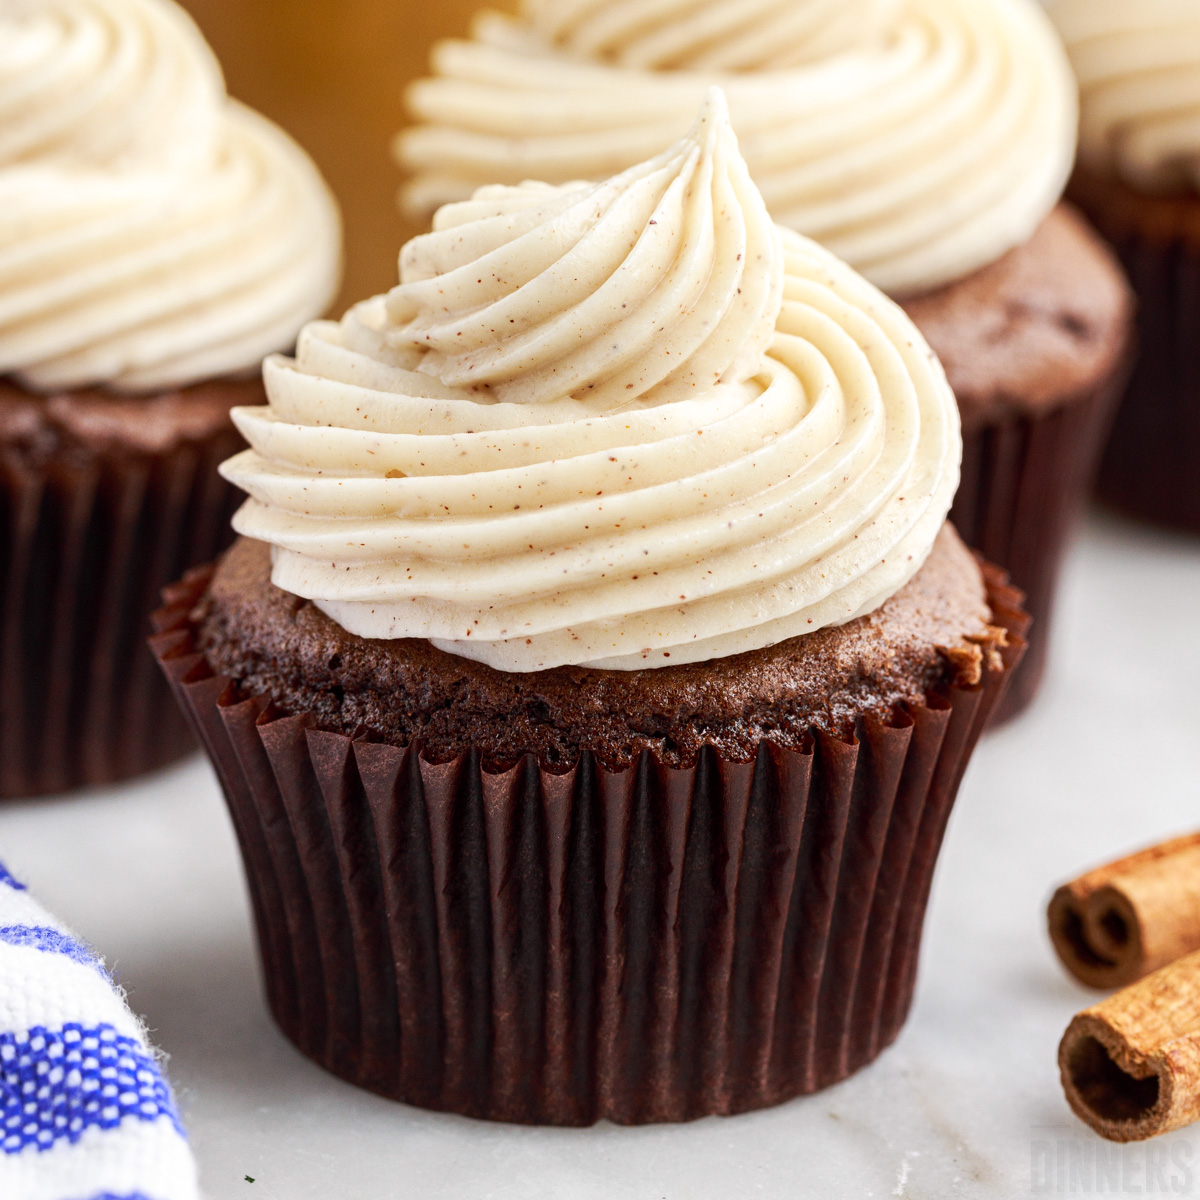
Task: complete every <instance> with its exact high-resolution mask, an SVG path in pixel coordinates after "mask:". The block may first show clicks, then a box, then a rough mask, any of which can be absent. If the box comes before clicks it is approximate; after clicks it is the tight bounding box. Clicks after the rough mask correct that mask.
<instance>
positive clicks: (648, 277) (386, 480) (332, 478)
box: [224, 93, 961, 671]
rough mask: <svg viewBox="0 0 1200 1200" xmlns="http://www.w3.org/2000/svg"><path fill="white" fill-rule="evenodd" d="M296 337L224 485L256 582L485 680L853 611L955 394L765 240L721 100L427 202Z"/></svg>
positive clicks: (931, 534) (658, 658)
mask: <svg viewBox="0 0 1200 1200" xmlns="http://www.w3.org/2000/svg"><path fill="white" fill-rule="evenodd" d="M402 263H403V265H402V272H401V273H402V282H401V283H400V285H399V287H397V288H396V289H394V290H393V291H392V293H391V294H390V295H388V296H379V297H376V298H374V299H373V300H370V301H367V302H365V303H363V304H360V305H358V306H357V307H356V308H354V309H352V310H351V311H350V312H349V313H348V314H347V315H346V317H345V318H343V320H342V321H341V322H340V323H339V324H333V323H330V322H318V323H315V324H313V325H310V326H309V327H308V328H307V330H306V331H305V332H304V334H303V335H302V337H301V339H300V344H299V347H298V350H297V355H296V358H295V359H294V360H293V359H288V358H283V357H278V356H276V357H273V358H271V359H269V360H268V362H267V365H266V371H265V379H266V384H267V392H268V395H269V397H270V405H269V407H267V408H258V409H239V410H235V413H234V417H235V420H236V422H237V424H238V427H239V428H240V429H241V431H242V432H243V434H244V435H245V436H246V438H247V440H248V441H249V443H250V446H251V449H250V450H249V451H246V452H245V453H244V454H242V455H240V456H238V457H237V458H235V459H233V460H231V461H230V462H229V463H227V464H226V465H225V468H224V471H225V474H226V475H227V477H228V478H230V479H231V480H233V481H234V482H235V483H237V484H238V485H239V486H241V487H242V488H243V489H245V490H246V491H247V492H248V493H249V495H250V499H249V501H248V502H247V503H246V504H245V505H244V506H243V508H242V510H241V511H240V512H239V514H238V517H237V520H236V522H235V524H236V527H237V529H238V530H239V532H241V533H242V534H244V535H246V536H249V537H253V538H258V539H260V540H262V541H266V542H269V543H271V545H272V546H273V547H274V559H273V561H274V567H273V578H274V581H275V583H276V584H277V585H278V586H279V587H281V588H283V589H285V590H286V591H290V592H292V593H294V594H296V595H299V596H304V597H307V598H309V599H312V600H313V601H314V602H315V603H316V604H317V605H318V606H319V607H320V608H321V609H322V610H323V611H325V612H326V613H327V614H328V615H330V616H331V617H333V618H334V619H335V620H336V621H338V622H339V623H340V624H341V625H342V626H343V627H344V628H346V629H347V630H349V631H350V632H352V633H355V634H358V635H360V636H363V637H375V638H403V637H417V638H426V639H429V640H431V641H433V643H434V644H435V645H437V646H439V647H441V648H443V649H445V650H448V651H450V652H452V653H455V654H461V655H465V656H468V657H472V658H476V659H479V660H481V661H483V662H486V663H489V664H491V665H492V666H494V667H497V668H501V669H504V670H509V671H535V670H539V669H542V668H548V667H555V666H560V665H564V664H586V665H593V666H600V667H604V668H609V669H614V670H635V669H640V668H647V667H651V668H653V667H669V666H673V665H676V664H679V663H686V662H694V661H699V660H704V659H709V658H715V657H723V656H727V655H731V654H736V653H739V652H741V651H744V650H752V649H756V648H758V647H762V646H767V645H772V644H775V643H777V642H780V641H782V640H784V639H786V638H789V637H794V636H797V635H799V634H804V633H808V632H812V631H814V630H816V629H820V628H821V627H822V626H825V625H830V624H838V623H841V622H844V621H847V620H850V619H852V618H853V617H856V616H859V615H861V614H863V613H866V612H870V611H872V610H873V609H874V608H876V607H877V606H878V605H879V604H881V603H882V602H883V601H884V600H885V599H886V598H887V597H888V596H890V595H892V594H893V593H894V592H895V591H897V590H898V589H899V588H900V587H902V586H903V585H904V584H905V583H906V582H907V581H908V580H909V579H910V578H911V577H912V575H913V574H915V572H916V571H917V570H918V569H919V567H920V566H921V564H922V562H923V561H924V560H925V558H926V556H927V555H928V553H929V551H930V548H931V547H932V545H933V542H934V539H935V538H936V536H937V534H938V531H939V530H940V528H941V526H942V524H943V523H944V521H945V517H946V513H947V511H948V510H949V507H950V502H951V499H952V497H953V494H954V490H955V487H956V486H957V481H958V465H959V457H960V454H961V443H960V438H959V425H958V412H957V407H956V405H955V402H954V397H953V395H952V394H951V392H950V389H949V387H948V385H947V383H946V379H945V376H944V374H943V373H942V371H941V368H940V366H939V365H938V363H937V361H936V359H935V358H934V356H933V354H932V353H931V352H930V350H929V348H928V346H926V345H925V343H924V342H923V341H922V339H921V336H920V334H919V333H918V332H917V330H916V329H915V327H914V326H913V325H912V323H911V322H910V321H909V319H908V318H907V317H906V316H905V315H904V313H903V312H902V310H900V309H899V308H898V307H897V306H896V305H895V304H893V303H892V302H891V301H889V300H887V299H886V298H885V297H884V296H883V295H882V294H881V293H879V292H878V291H877V290H876V289H875V288H874V287H872V286H871V285H870V284H868V283H867V282H866V281H865V280H863V279H862V278H861V277H859V276H858V275H856V274H855V273H854V272H853V271H852V270H850V268H848V267H847V266H845V264H843V263H840V262H838V261H837V260H836V259H834V258H833V257H832V256H831V255H830V254H829V253H828V252H827V251H825V250H822V249H820V248H819V247H818V246H816V245H815V244H814V243H812V242H809V241H807V240H806V239H804V238H802V237H800V236H799V235H797V234H794V233H792V232H790V231H786V230H782V229H780V228H779V227H778V226H773V225H772V224H771V222H770V221H769V219H768V218H767V216H766V210H765V207H764V205H763V201H762V197H761V196H760V195H759V193H758V191H757V189H756V188H755V187H754V186H753V184H752V183H751V181H750V179H749V175H748V172H747V171H746V167H745V163H744V162H743V160H742V158H741V155H740V152H739V150H738V147H737V141H736V139H735V137H734V135H733V132H732V129H731V127H730V124H729V120H728V115H727V112H726V109H725V105H724V100H723V98H722V97H721V95H720V94H719V93H711V94H710V95H709V96H708V98H707V99H706V101H705V103H704V108H703V111H702V113H701V116H700V118H699V120H698V121H697V122H696V123H695V125H694V127H693V130H692V132H691V133H690V134H688V135H687V136H686V137H684V138H683V139H682V140H681V141H679V142H678V143H677V144H675V145H674V146H672V147H671V149H670V150H668V151H666V152H665V153H662V154H658V155H655V156H654V157H653V158H651V159H650V160H648V161H647V162H646V163H644V164H641V165H639V166H635V167H633V168H631V169H629V170H627V171H624V172H622V173H620V174H619V175H617V176H616V177H615V178H614V179H612V180H610V181H608V182H606V183H601V184H574V185H566V186H563V187H557V188H556V187H549V186H546V185H541V184H525V185H521V186H515V187H489V188H485V189H483V190H482V191H480V192H478V193H477V194H476V195H475V197H474V198H473V199H472V200H470V201H468V202H465V203H463V204H456V205H452V206H451V207H449V208H448V209H443V210H442V212H441V213H440V214H439V215H438V218H437V220H436V222H435V230H434V232H433V233H432V234H430V235H428V236H426V237H423V238H419V239H417V240H416V241H415V242H413V243H410V245H409V246H408V247H407V248H406V250H405V251H404V254H403V259H402Z"/></svg>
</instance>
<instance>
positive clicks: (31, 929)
mask: <svg viewBox="0 0 1200 1200" xmlns="http://www.w3.org/2000/svg"><path fill="white" fill-rule="evenodd" d="M0 1197H3V1198H4V1200H199V1192H198V1190H197V1182H196V1167H195V1162H194V1160H193V1158H192V1155H191V1151H190V1149H189V1148H188V1144H187V1139H186V1136H185V1134H184V1131H183V1126H182V1124H181V1123H180V1119H179V1113H178V1110H177V1108H176V1106H175V1101H174V1098H173V1097H172V1094H171V1089H170V1086H169V1085H168V1083H167V1080H166V1077H165V1076H164V1074H163V1071H162V1068H161V1065H160V1063H159V1061H158V1058H157V1057H156V1055H155V1052H154V1050H153V1049H152V1048H151V1047H150V1045H149V1044H148V1043H147V1041H146V1037H145V1032H144V1030H143V1029H142V1026H141V1024H140V1023H139V1021H138V1020H137V1018H136V1017H135V1016H134V1015H133V1013H132V1012H130V1010H129V1008H128V1006H127V1004H126V1003H125V1000H124V998H123V996H122V994H121V993H120V991H118V989H117V988H116V987H115V986H114V984H113V981H112V978H111V977H110V975H109V974H108V972H107V971H106V970H105V968H104V963H103V961H102V960H101V959H100V958H99V957H98V956H97V955H96V954H95V953H94V952H93V951H92V950H91V949H90V948H89V947H88V946H87V945H86V944H84V943H83V942H82V941H81V940H80V939H79V938H77V937H75V936H74V935H73V934H72V933H71V932H70V931H69V930H67V929H65V928H63V926H62V925H60V924H59V923H58V922H57V921H55V920H54V918H53V917H51V916H50V914H49V913H48V912H46V910H45V909H43V908H42V907H41V906H40V905H39V904H38V903H37V901H35V900H34V899H33V897H32V896H31V895H30V894H29V893H28V891H26V890H25V888H24V887H23V885H21V884H20V883H19V882H18V881H17V880H16V879H14V878H13V876H12V875H11V874H10V873H9V872H8V871H7V870H6V869H5V868H4V867H3V865H0Z"/></svg>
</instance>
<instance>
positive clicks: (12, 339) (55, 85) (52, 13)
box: [0, 0, 341, 392]
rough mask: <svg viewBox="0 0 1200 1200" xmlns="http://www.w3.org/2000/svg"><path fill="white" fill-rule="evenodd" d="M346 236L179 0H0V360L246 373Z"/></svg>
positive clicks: (306, 167) (321, 285)
mask: <svg viewBox="0 0 1200 1200" xmlns="http://www.w3.org/2000/svg"><path fill="white" fill-rule="evenodd" d="M340 241H341V233H340V223H339V218H338V215H337V209H336V206H335V204H334V202H333V199H332V197H331V195H330V193H329V191H328V189H327V188H326V186H325V184H324V182H323V181H322V180H321V178H320V175H319V174H318V172H317V170H316V168H315V167H314V166H313V164H312V162H311V161H310V160H309V159H308V157H307V156H306V155H305V154H304V152H303V151H302V150H301V149H300V148H299V147H298V146H297V145H296V144H295V143H294V142H292V141H291V139H290V138H288V137H287V136H286V135H285V134H284V133H283V132H282V131H281V130H280V129H278V128H276V127H275V126H274V125H272V124H271V123H270V122H268V121H267V120H265V119H264V118H263V117H260V116H258V115H257V114H255V113H253V112H251V111H250V110H249V109H247V108H244V107H243V106H241V105H240V104H237V103H235V102H234V101H231V100H229V99H227V98H226V95H225V88H224V82H223V80H222V77H221V71H220V67H219V66H218V64H217V62H216V59H215V58H214V57H213V55H212V53H211V51H210V50H209V48H208V46H207V45H206V44H205V42H204V40H203V38H202V37H201V35H200V32H199V30H198V29H197V28H196V27H195V25H194V24H193V23H192V21H191V19H190V18H189V17H188V16H187V15H186V14H185V13H184V12H183V10H182V9H180V8H178V7H177V6H175V5H174V4H172V3H170V0H5V3H3V4H0V375H5V374H10V375H12V376H14V377H15V378H16V379H17V380H18V381H20V382H21V383H22V384H24V385H25V386H27V387H29V388H31V389H34V390H41V391H50V390H56V389H66V388H76V387H83V386H108V387H111V388H113V389H114V390H120V391H130V392H135V391H149V390H155V389H163V388H169V387H176V386H183V385H186V384H188V383H193V382H196V381H198V380H200V379H205V378H213V377H219V376H224V375H232V374H238V373H242V372H247V371H250V370H252V369H254V368H256V367H257V366H258V365H259V363H260V362H261V360H262V358H263V357H264V356H265V355H266V354H268V353H271V352H272V351H276V350H281V349H285V348H287V347H289V346H290V345H291V344H292V343H293V342H294V341H295V337H296V334H297V332H298V331H299V329H300V328H301V326H302V325H304V323H305V322H306V321H308V320H311V319H312V318H313V317H315V316H318V315H319V314H320V313H321V312H322V311H323V310H324V309H325V308H326V307H327V306H328V304H329V302H330V300H331V299H332V298H333V295H334V293H335V292H336V290H337V285H338V279H339V275H340V257H341V252H340Z"/></svg>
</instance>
